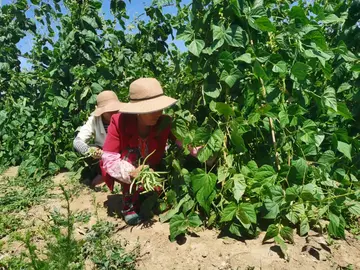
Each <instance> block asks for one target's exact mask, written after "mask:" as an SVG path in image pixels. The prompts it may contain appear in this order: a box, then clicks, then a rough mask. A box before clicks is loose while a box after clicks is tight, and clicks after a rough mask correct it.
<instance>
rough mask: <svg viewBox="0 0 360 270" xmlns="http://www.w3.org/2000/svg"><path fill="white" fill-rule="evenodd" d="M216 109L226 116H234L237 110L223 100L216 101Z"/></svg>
mask: <svg viewBox="0 0 360 270" xmlns="http://www.w3.org/2000/svg"><path fill="white" fill-rule="evenodd" d="M215 109H216V111H217V112H218V114H219V115H224V116H227V117H228V116H234V115H235V112H234V110H233V109H232V108H231V106H230V105H229V104H226V103H223V102H216V106H215Z"/></svg>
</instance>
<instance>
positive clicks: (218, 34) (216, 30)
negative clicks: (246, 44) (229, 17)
mask: <svg viewBox="0 0 360 270" xmlns="http://www.w3.org/2000/svg"><path fill="white" fill-rule="evenodd" d="M211 29H212V31H213V41H215V40H220V39H223V38H224V37H225V28H224V26H222V25H221V26H216V25H212V26H211Z"/></svg>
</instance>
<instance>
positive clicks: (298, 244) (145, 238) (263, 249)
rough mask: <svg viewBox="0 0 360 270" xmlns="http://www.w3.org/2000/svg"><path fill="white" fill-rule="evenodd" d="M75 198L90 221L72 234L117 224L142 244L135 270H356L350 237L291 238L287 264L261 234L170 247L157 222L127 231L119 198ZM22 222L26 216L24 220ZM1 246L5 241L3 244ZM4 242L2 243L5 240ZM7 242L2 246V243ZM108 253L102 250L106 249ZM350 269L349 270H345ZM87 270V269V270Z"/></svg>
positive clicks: (31, 215) (40, 214) (85, 191)
mask: <svg viewBox="0 0 360 270" xmlns="http://www.w3.org/2000/svg"><path fill="white" fill-rule="evenodd" d="M5 174H6V175H7V176H12V175H15V174H16V169H12V170H11V171H7V172H6V173H5ZM68 176H69V174H67V173H62V174H59V175H58V176H56V177H55V178H54V183H55V185H56V186H57V187H55V188H54V189H52V191H51V192H52V193H53V195H54V196H53V198H51V199H48V200H47V201H46V202H44V203H43V204H41V205H37V206H34V207H32V208H31V209H30V210H29V211H28V212H27V213H26V222H27V223H28V224H29V226H35V225H40V224H41V223H42V222H44V220H46V217H47V215H48V213H49V211H50V210H52V209H54V208H57V209H61V206H62V205H63V204H64V200H62V199H61V190H60V189H59V187H58V185H59V184H63V185H65V186H66V187H67V188H70V187H71V184H70V182H69V181H70V180H69V177H68ZM73 190H77V191H78V192H77V194H76V196H75V195H74V194H73V197H74V198H73V200H72V202H71V210H72V211H73V212H76V213H77V212H80V211H82V212H88V213H91V218H90V221H89V222H88V223H87V224H81V225H79V226H77V228H76V237H77V238H82V237H84V236H83V235H84V232H86V231H87V230H88V229H89V228H90V227H91V225H93V224H95V222H96V220H97V219H103V220H107V221H111V222H113V223H116V224H117V233H116V234H115V235H114V237H115V238H122V239H126V240H127V241H129V242H130V245H135V244H136V243H139V244H140V259H139V261H138V268H139V269H149V270H150V269H151V270H152V269H204V270H205V269H206V270H208V269H224V270H225V269H276V270H280V269H324V270H325V269H360V241H358V240H356V239H355V238H353V237H352V236H348V238H347V241H334V243H332V245H330V246H328V245H327V244H326V242H325V239H324V238H323V237H321V236H317V235H316V233H314V232H312V233H311V234H310V235H309V236H308V237H299V236H297V235H296V236H295V244H294V245H290V244H289V245H288V251H289V252H288V253H289V255H290V260H289V262H287V261H286V260H284V259H283V258H281V253H280V251H279V249H278V247H277V246H276V245H275V244H273V243H269V244H264V245H263V244H262V243H261V240H262V239H263V237H264V234H261V235H260V237H259V238H257V239H254V240H246V241H244V242H241V241H236V240H234V239H230V238H218V235H219V234H218V232H216V231H213V230H203V231H199V232H197V236H187V237H186V239H185V241H183V243H181V244H178V243H176V242H174V243H172V242H170V241H169V225H168V224H162V223H160V222H158V221H157V220H156V219H154V220H153V222H150V223H149V224H148V225H147V226H145V225H140V226H137V227H128V226H126V224H125V223H124V222H123V220H122V219H121V218H119V217H117V214H116V213H119V211H120V209H119V205H120V200H121V196H120V195H117V194H115V195H112V194H110V193H108V192H102V191H99V192H95V191H93V190H91V189H89V188H87V187H85V186H80V187H78V188H77V189H73ZM24 218H25V216H24ZM3 240H4V239H3ZM5 240H6V239H5ZM5 242H6V241H5ZM3 248H5V249H8V250H9V251H10V250H12V251H13V252H14V249H15V250H16V251H15V252H18V251H19V250H21V247H19V245H17V243H16V242H13V243H12V244H11V245H8V246H7V245H4V246H3ZM104 248H106V247H104ZM349 265H352V268H346V267H348V266H349ZM87 269H91V266H88V267H87Z"/></svg>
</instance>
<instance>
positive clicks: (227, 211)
mask: <svg viewBox="0 0 360 270" xmlns="http://www.w3.org/2000/svg"><path fill="white" fill-rule="evenodd" d="M236 211H237V205H236V204H235V203H234V202H232V203H230V204H229V205H227V206H226V207H225V208H224V210H223V211H222V212H221V219H220V223H222V222H227V221H231V220H232V219H233V218H234V216H235V214H236Z"/></svg>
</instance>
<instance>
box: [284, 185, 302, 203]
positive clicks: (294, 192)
mask: <svg viewBox="0 0 360 270" xmlns="http://www.w3.org/2000/svg"><path fill="white" fill-rule="evenodd" d="M298 197H299V190H298V188H297V187H289V188H287V189H286V191H285V199H286V201H287V202H291V201H295V200H296V199H297V198H298Z"/></svg>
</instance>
